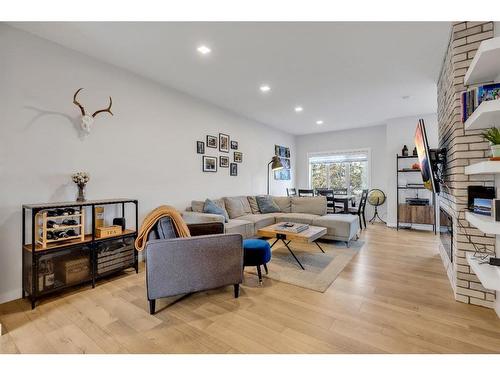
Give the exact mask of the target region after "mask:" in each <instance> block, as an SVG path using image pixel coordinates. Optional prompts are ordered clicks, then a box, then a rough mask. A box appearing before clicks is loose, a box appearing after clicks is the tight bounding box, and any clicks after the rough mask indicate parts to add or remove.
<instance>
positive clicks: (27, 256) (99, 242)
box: [22, 199, 139, 309]
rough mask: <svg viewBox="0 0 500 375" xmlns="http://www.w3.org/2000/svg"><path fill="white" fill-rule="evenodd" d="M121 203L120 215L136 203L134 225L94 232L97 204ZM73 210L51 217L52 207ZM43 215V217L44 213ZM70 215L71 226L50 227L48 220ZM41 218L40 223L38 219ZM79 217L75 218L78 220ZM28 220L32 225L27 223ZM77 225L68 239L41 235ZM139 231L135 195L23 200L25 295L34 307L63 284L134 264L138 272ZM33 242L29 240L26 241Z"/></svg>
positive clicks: (85, 280)
mask: <svg viewBox="0 0 500 375" xmlns="http://www.w3.org/2000/svg"><path fill="white" fill-rule="evenodd" d="M110 205H115V206H117V208H116V211H117V212H118V211H119V210H120V209H121V217H125V216H126V209H127V208H128V207H129V206H131V205H132V206H134V208H135V212H134V215H133V216H135V223H134V225H133V229H129V228H130V227H129V228H124V229H122V231H121V233H120V234H115V235H113V234H107V235H106V236H100V237H101V238H99V236H98V235H97V234H96V225H95V222H96V207H97V206H104V207H107V206H110ZM56 209H59V210H64V209H66V210H67V209H74V210H76V212H74V213H73V214H71V211H69V212H70V213H69V214H68V213H67V211H66V212H65V213H64V214H63V215H60V216H51V217H47V214H48V211H49V210H56ZM86 213H89V214H90V218H91V220H90V222H91V225H90V230H89V231H86V228H87V227H89V226H88V225H87V224H86V221H85V216H87V215H86ZM41 217H42V220H40V218H41ZM67 218H71V219H73V220H72V221H73V223H72V224H71V225H64V224H59V225H58V227H57V228H55V229H47V225H46V223H47V219H53V220H54V221H56V220H59V221H60V220H62V219H67ZM40 221H41V222H42V224H40ZM75 222H76V223H75ZM27 225H28V227H27ZM68 228H69V229H78V231H79V233H76V234H75V236H72V237H70V238H60V239H51V240H47V239H46V237H47V236H46V235H43V239H42V240H41V239H40V233H43V232H44V231H45V233H46V231H47V230H53V231H55V230H67V229H68ZM137 232H138V201H137V200H135V199H104V200H87V201H83V202H57V203H42V204H24V205H23V206H22V297H23V298H26V297H29V299H30V301H31V308H32V309H34V308H35V306H36V301H37V300H38V299H40V298H41V297H43V296H45V295H48V294H52V293H54V292H57V291H61V290H63V289H66V288H69V287H74V286H77V285H82V284H86V283H92V287H95V284H96V281H97V280H98V279H100V278H102V277H105V276H109V275H112V274H115V273H117V272H121V271H123V270H124V269H127V268H135V271H136V272H138V270H139V269H138V254H137V251H136V249H135V246H134V242H135V238H136V236H137ZM27 241H30V242H27Z"/></svg>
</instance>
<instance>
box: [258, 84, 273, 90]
mask: <svg viewBox="0 0 500 375" xmlns="http://www.w3.org/2000/svg"><path fill="white" fill-rule="evenodd" d="M259 89H260V91H262V92H269V91H271V87H270V86H269V85H261V86H260V87H259Z"/></svg>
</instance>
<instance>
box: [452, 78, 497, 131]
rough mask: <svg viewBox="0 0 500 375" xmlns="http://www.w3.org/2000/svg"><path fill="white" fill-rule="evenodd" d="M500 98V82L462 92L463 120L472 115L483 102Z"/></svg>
mask: <svg viewBox="0 0 500 375" xmlns="http://www.w3.org/2000/svg"><path fill="white" fill-rule="evenodd" d="M498 99H500V83H493V84H489V85H482V86H478V87H474V88H472V89H470V90H467V91H464V92H462V95H461V107H462V122H465V121H467V119H468V118H469V117H470V116H471V115H472V113H473V112H474V111H475V110H476V108H477V107H479V105H480V104H481V103H482V102H485V101H489V100H498Z"/></svg>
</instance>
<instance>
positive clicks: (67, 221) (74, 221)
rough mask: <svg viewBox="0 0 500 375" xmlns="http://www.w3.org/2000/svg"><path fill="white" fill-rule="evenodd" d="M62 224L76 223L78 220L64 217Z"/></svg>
mask: <svg viewBox="0 0 500 375" xmlns="http://www.w3.org/2000/svg"><path fill="white" fill-rule="evenodd" d="M62 224H63V225H77V224H78V222H77V221H76V220H73V219H64V220H63V222H62Z"/></svg>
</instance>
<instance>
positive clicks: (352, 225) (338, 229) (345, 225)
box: [312, 214, 359, 241]
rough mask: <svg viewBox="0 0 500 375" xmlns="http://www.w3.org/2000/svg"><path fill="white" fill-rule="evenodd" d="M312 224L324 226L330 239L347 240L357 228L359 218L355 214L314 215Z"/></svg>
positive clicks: (356, 231)
mask: <svg viewBox="0 0 500 375" xmlns="http://www.w3.org/2000/svg"><path fill="white" fill-rule="evenodd" d="M312 225H316V226H318V227H325V228H326V230H327V231H326V236H328V237H331V238H332V239H336V240H341V241H349V240H351V239H352V238H353V237H354V236H355V235H356V234H357V233H358V230H359V219H358V217H357V216H356V215H345V214H331V215H325V216H321V217H316V218H315V219H314V220H313V222H312Z"/></svg>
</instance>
